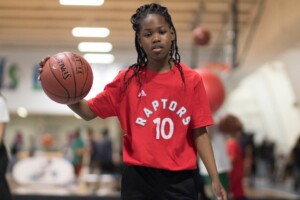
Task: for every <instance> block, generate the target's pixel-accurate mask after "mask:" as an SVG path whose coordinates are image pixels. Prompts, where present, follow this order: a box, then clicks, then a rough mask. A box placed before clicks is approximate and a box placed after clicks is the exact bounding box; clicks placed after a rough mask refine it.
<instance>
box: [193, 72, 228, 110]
mask: <svg viewBox="0 0 300 200" xmlns="http://www.w3.org/2000/svg"><path fill="white" fill-rule="evenodd" d="M195 71H197V72H198V73H199V74H200V75H201V77H202V80H203V84H204V87H205V91H206V94H207V98H208V101H209V105H210V109H211V111H212V113H215V112H217V111H218V110H219V108H220V107H221V106H222V104H223V102H224V100H225V87H224V85H223V82H222V80H221V78H220V77H219V76H218V75H217V74H215V73H214V72H212V71H211V70H209V69H204V68H198V69H196V70H195Z"/></svg>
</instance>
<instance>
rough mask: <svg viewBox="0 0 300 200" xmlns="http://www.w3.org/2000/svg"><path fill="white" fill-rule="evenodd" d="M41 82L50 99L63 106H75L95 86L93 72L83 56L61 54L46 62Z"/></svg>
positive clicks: (71, 53) (67, 53) (70, 53)
mask: <svg viewBox="0 0 300 200" xmlns="http://www.w3.org/2000/svg"><path fill="white" fill-rule="evenodd" d="M40 81H41V85H42V88H43V90H44V92H45V93H46V95H47V96H48V97H49V98H50V99H52V100H53V101H55V102H57V103H61V104H73V103H76V102H78V101H80V100H81V99H83V98H84V97H85V96H86V95H87V94H88V93H89V91H90V89H91V87H92V84H93V71H92V68H91V66H90V65H89V63H88V62H87V61H86V60H85V59H84V58H83V57H82V56H81V55H78V54H75V53H73V52H61V53H58V54H55V55H53V56H50V57H49V59H48V60H46V62H45V63H44V65H43V66H42V71H41V73H40Z"/></svg>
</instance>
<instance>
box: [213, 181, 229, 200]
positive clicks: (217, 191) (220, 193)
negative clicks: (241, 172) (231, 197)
mask: <svg viewBox="0 0 300 200" xmlns="http://www.w3.org/2000/svg"><path fill="white" fill-rule="evenodd" d="M212 191H213V193H214V195H215V196H216V198H217V200H227V194H226V191H225V189H224V188H223V186H222V185H221V183H214V182H213V183H212Z"/></svg>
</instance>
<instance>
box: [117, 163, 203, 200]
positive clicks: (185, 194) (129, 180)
mask: <svg viewBox="0 0 300 200" xmlns="http://www.w3.org/2000/svg"><path fill="white" fill-rule="evenodd" d="M196 173H198V172H197V170H184V171H169V170H162V169H155V168H150V167H142V166H129V165H126V166H125V167H124V171H123V175H122V185H121V197H122V199H123V200H169V199H170V200H177V199H178V200H196V199H197V189H196V185H197V184H196Z"/></svg>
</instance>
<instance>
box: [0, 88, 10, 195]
mask: <svg viewBox="0 0 300 200" xmlns="http://www.w3.org/2000/svg"><path fill="white" fill-rule="evenodd" d="M9 119H10V118H9V113H8V109H7V105H6V102H5V99H4V97H3V96H2V95H1V92H0V163H1V165H0V194H1V199H2V198H3V199H5V200H11V199H12V196H11V192H10V189H9V185H8V183H7V181H6V178H5V174H6V170H7V165H8V156H7V151H6V148H5V146H4V133H5V128H6V124H7V123H8V122H9Z"/></svg>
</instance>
